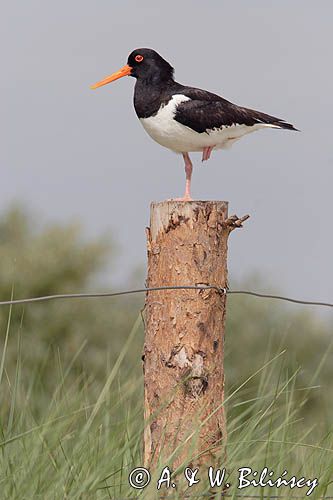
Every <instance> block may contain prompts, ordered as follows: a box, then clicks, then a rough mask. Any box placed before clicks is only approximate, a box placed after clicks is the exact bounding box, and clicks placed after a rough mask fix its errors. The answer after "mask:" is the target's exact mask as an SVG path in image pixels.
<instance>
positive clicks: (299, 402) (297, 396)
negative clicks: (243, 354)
mask: <svg viewBox="0 0 333 500" xmlns="http://www.w3.org/2000/svg"><path fill="white" fill-rule="evenodd" d="M22 334H24V332H22V328H19V330H18V332H15V331H11V329H10V317H9V321H8V327H7V332H6V335H5V344H4V345H5V349H4V350H3V354H2V358H1V363H0V381H1V407H0V417H1V420H0V432H1V443H0V450H1V451H0V471H1V472H0V498H1V499H6V500H7V499H8V500H10V499H19V500H23V499H29V500H33V499H43V500H51V499H52V500H58V499H59V500H60V499H96V500H99V499H110V498H112V499H115V498H126V497H132V498H133V497H136V496H138V495H142V496H143V497H144V498H154V497H155V496H156V497H157V492H156V491H155V485H154V483H152V484H151V485H150V487H149V489H147V490H143V491H142V492H140V491H139V490H134V489H133V488H132V487H131V486H130V485H129V482H128V475H129V472H130V471H131V470H132V469H133V468H134V467H139V466H142V433H143V407H142V406H143V403H142V401H143V397H142V396H143V389H142V387H143V381H142V377H140V376H138V373H141V366H140V352H138V353H137V356H136V358H137V362H136V364H135V363H134V364H133V361H131V363H130V364H129V362H128V359H129V352H130V351H131V349H132V348H134V346H136V345H137V344H135V343H134V342H133V339H134V338H135V337H136V336H138V335H142V324H141V318H140V317H139V318H138V320H137V321H136V323H135V324H134V326H133V329H132V331H131V333H130V335H129V336H128V338H127V340H125V342H124V345H123V348H122V350H121V351H120V353H119V354H118V358H117V361H116V363H114V362H112V363H111V362H110V361H109V360H110V359H114V353H111V352H106V353H105V357H104V359H101V363H104V365H105V375H104V378H103V381H102V382H101V381H100V380H98V381H97V380H96V379H95V377H94V374H93V373H88V372H87V371H86V370H85V367H84V366H82V367H81V369H80V370H78V369H77V360H78V359H80V356H81V354H82V353H83V352H84V350H86V349H88V348H89V346H88V345H87V344H86V343H83V344H82V346H81V348H80V349H79V350H78V351H77V352H76V353H75V355H74V356H73V359H72V360H71V361H70V362H69V363H66V364H64V363H63V361H62V353H61V349H60V348H53V349H52V348H50V349H49V352H48V355H47V356H45V357H44V359H43V360H42V361H41V362H40V363H37V364H36V366H35V367H34V370H33V371H32V372H31V375H30V377H29V378H28V379H27V378H23V377H22V373H23V372H24V370H23V368H24V362H25V360H24V352H22V342H21V337H22ZM10 335H14V336H15V337H16V338H15V342H16V345H17V361H16V367H15V370H11V371H10V372H7V370H6V347H7V344H8V339H9V336H10ZM12 340H13V339H12ZM135 348H136V347H135ZM111 354H112V355H111ZM230 355H231V354H230ZM284 358H285V353H284V352H283V351H281V352H278V353H272V352H269V351H268V352H267V355H266V360H265V362H264V363H263V364H262V366H261V367H257V368H256V369H254V370H253V374H252V375H251V376H250V377H248V378H247V380H245V381H243V382H242V383H241V384H239V385H235V386H234V387H230V388H229V390H228V394H227V396H226V401H225V405H226V410H227V415H228V447H227V461H226V463H223V462H222V458H221V464H220V465H221V467H226V468H227V475H228V477H227V481H228V482H229V483H230V484H231V487H230V488H229V489H228V496H229V497H230V498H237V497H236V495H240V494H241V495H259V497H261V498H264V496H266V497H267V498H273V496H274V495H278V496H284V497H285V498H293V497H294V496H295V497H300V498H306V495H305V493H306V491H307V488H303V489H301V490H300V489H298V490H297V489H294V490H290V489H289V488H284V489H283V488H280V489H277V488H267V487H266V488H259V487H258V488H248V489H246V492H245V493H244V491H243V490H242V491H240V490H238V489H237V477H238V472H237V471H238V469H239V468H240V467H243V466H247V467H251V468H253V469H254V470H257V471H260V470H262V469H263V468H264V467H265V466H266V467H268V468H269V469H270V470H274V472H275V475H276V476H278V475H279V474H281V473H282V472H283V471H284V470H288V473H289V476H292V475H295V476H297V477H302V476H304V477H306V478H311V479H312V478H314V477H317V478H318V480H319V486H318V487H317V488H316V489H315V491H314V493H312V495H311V497H310V498H320V497H321V496H323V495H333V489H332V484H331V483H332V476H333V451H332V448H333V447H332V444H333V436H332V427H333V426H330V424H329V423H326V424H325V430H322V427H321V429H320V432H318V429H317V427H318V426H317V423H316V422H313V425H309V423H308V422H306V423H305V422H304V421H303V419H302V407H303V406H304V405H306V404H307V401H308V400H309V398H310V395H311V392H312V391H313V390H316V389H315V387H313V386H311V385H310V386H308V387H304V388H299V387H298V388H296V380H297V377H298V376H299V374H298V371H297V370H295V371H294V372H293V373H288V370H287V368H286V365H285V362H284ZM54 359H56V362H57V373H56V374H52V376H53V377H56V380H55V381H53V382H54V390H53V392H52V394H49V392H48V391H47V390H46V389H45V384H46V380H45V368H47V365H48V363H49V362H50V360H52V365H53V362H54ZM130 359H131V360H133V353H132V355H131V357H130ZM74 367H76V368H74ZM277 370H278V374H279V376H278V377H276V373H277ZM24 373H26V372H24ZM314 380H315V376H314ZM250 381H251V383H253V381H255V382H256V386H257V394H256V395H255V397H253V395H252V393H251V397H249V396H248V383H249V382H250ZM48 387H49V385H48ZM36 400H38V401H40V404H38V405H36ZM217 403H218V402H217ZM36 408H38V411H37V410H36ZM153 480H154V481H155V480H156V477H154V478H153ZM199 492H200V493H203V494H205V493H207V492H208V486H207V485H205V484H203V482H202V483H201V486H200V488H199V487H198V488H197V489H196V487H195V486H194V487H192V488H191V490H190V491H189V492H188V494H191V495H193V496H195V495H196V494H199ZM159 494H160V495H161V494H165V490H161V491H160V492H159ZM173 496H174V497H175V498H178V496H179V498H184V496H182V495H178V496H177V491H176V490H175V491H174V495H173Z"/></svg>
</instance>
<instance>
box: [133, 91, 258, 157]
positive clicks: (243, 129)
mask: <svg viewBox="0 0 333 500" xmlns="http://www.w3.org/2000/svg"><path fill="white" fill-rule="evenodd" d="M190 100H191V99H190V97H187V96H185V95H182V94H176V95H174V96H173V97H172V98H171V99H170V101H169V102H168V103H167V104H165V105H162V106H161V107H160V109H159V110H158V112H157V113H156V115H154V116H151V117H149V118H140V122H141V123H142V125H143V127H144V129H145V130H146V132H147V133H148V134H149V135H150V137H152V139H154V140H155V141H156V142H158V143H159V144H161V145H162V146H164V147H166V148H168V149H171V150H172V151H175V152H176V153H185V152H188V153H189V152H191V151H202V150H203V148H204V147H207V146H215V147H216V148H228V147H230V146H231V145H232V144H233V143H234V142H235V141H237V140H238V139H240V138H241V137H242V136H243V135H246V134H249V133H250V132H253V131H255V130H258V129H260V128H264V127H267V124H256V125H254V126H252V127H248V126H246V125H239V124H235V125H232V126H229V127H222V128H219V129H214V130H208V131H207V132H203V133H199V132H195V131H194V130H192V129H191V128H190V127H186V126H185V125H182V124H181V123H178V122H177V121H176V120H174V116H175V114H176V108H177V106H178V104H180V103H182V102H185V101H190Z"/></svg>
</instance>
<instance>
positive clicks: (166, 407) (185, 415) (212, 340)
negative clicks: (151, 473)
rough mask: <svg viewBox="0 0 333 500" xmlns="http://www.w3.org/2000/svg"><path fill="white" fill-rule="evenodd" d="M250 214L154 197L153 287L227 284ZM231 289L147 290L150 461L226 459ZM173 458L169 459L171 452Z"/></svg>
mask: <svg viewBox="0 0 333 500" xmlns="http://www.w3.org/2000/svg"><path fill="white" fill-rule="evenodd" d="M246 218H247V216H246V217H244V218H243V219H238V217H237V216H233V217H231V218H229V219H228V203H227V202H225V201H193V202H177V201H166V202H161V203H152V205H151V214H150V228H147V248H148V279H147V286H148V287H158V286H163V285H164V286H166V285H176V286H177V285H198V284H204V285H208V284H209V285H218V286H219V287H226V286H227V241H228V236H229V234H230V232H231V230H232V229H233V228H234V227H239V226H241V223H242V222H243V220H245V219H246ZM225 306H226V295H225V294H223V293H219V292H218V291H217V290H215V289H209V290H200V291H199V290H198V291H197V290H163V291H153V292H148V293H147V296H146V332H145V346H144V355H143V360H144V392H145V420H146V423H147V425H146V427H145V435H144V462H145V465H147V466H151V467H154V466H156V464H157V462H158V461H159V460H160V461H161V462H160V463H162V462H163V460H165V461H166V462H164V464H165V463H169V464H171V465H172V467H173V469H175V468H176V467H178V466H180V465H181V464H191V465H192V466H194V465H195V466H201V465H202V464H206V465H214V463H216V462H217V461H218V460H219V463H220V464H221V454H222V449H223V447H224V445H225V442H226V422H225V413H224V407H223V406H222V403H223V396H224V367H223V351H224V326H225ZM170 457H171V460H169V461H168V459H170Z"/></svg>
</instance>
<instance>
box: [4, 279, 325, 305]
mask: <svg viewBox="0 0 333 500" xmlns="http://www.w3.org/2000/svg"><path fill="white" fill-rule="evenodd" d="M162 290H199V291H200V290H216V291H217V292H218V293H219V294H220V295H251V296H253V297H259V298H263V299H274V300H282V301H285V302H292V303H294V304H302V305H308V306H322V307H330V308H333V303H330V302H321V301H315V300H301V299H295V298H291V297H285V296H283V295H273V294H268V293H260V292H253V291H250V290H229V289H228V288H224V287H219V286H218V285H179V286H178V285H177V286H176V285H175V286H172V285H171V286H157V287H145V288H137V289H132V290H123V291H118V292H86V293H63V294H61V293H60V294H54V295H44V296H41V297H31V298H25V299H14V300H4V301H0V306H13V305H19V304H33V303H36V302H48V301H51V300H68V299H93V298H107V297H120V296H123V295H131V294H137V293H147V292H156V291H162Z"/></svg>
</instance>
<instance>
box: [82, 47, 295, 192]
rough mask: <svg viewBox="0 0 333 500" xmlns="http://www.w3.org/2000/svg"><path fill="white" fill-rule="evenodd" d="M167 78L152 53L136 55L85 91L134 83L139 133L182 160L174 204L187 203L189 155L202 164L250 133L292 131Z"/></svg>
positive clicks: (169, 75) (281, 123)
mask: <svg viewBox="0 0 333 500" xmlns="http://www.w3.org/2000/svg"><path fill="white" fill-rule="evenodd" d="M173 74H174V69H173V68H172V66H171V65H170V64H169V63H168V62H167V61H166V60H165V59H163V57H161V56H160V55H159V54H158V53H157V52H155V50H152V49H146V48H142V49H136V50H134V51H133V52H132V53H131V54H130V55H129V57H128V61H127V64H126V65H125V66H124V67H123V68H121V69H120V70H119V71H117V72H116V73H113V74H112V75H110V76H108V77H107V78H105V79H104V80H101V81H100V82H98V83H95V84H94V85H92V87H91V88H93V89H96V88H98V87H101V86H102V85H106V84H107V83H110V82H113V81H114V80H117V79H118V78H121V77H123V76H126V75H129V76H134V78H136V84H135V90H134V108H135V111H136V114H137V116H138V118H139V120H140V122H141V123H142V125H143V127H144V129H145V130H146V132H147V133H148V134H149V135H150V136H151V137H152V138H153V139H154V140H155V141H156V142H158V143H159V144H161V145H162V146H165V147H166V148H169V149H171V150H172V151H174V152H176V153H181V154H182V155H183V158H184V162H185V172H186V187H185V194H184V197H183V198H179V199H178V200H179V201H190V200H191V194H190V189H191V177H192V169H193V167H192V162H191V160H190V157H189V152H192V151H201V152H202V161H205V160H208V159H209V158H210V155H211V152H212V150H213V149H223V148H224V149H225V148H229V147H230V146H231V145H232V144H233V143H234V142H236V141H238V140H239V139H240V138H241V137H243V135H246V134H249V133H250V132H254V131H255V130H259V129H262V128H266V127H270V128H279V129H287V130H297V129H296V128H295V127H294V126H293V125H291V124H290V123H287V122H286V121H285V120H281V119H280V118H276V117H275V116H270V115H267V114H265V113H261V112H260V111H255V110H253V109H248V108H243V107H240V106H237V105H236V104H233V103H232V102H230V101H227V100H226V99H224V98H223V97H220V96H218V95H216V94H212V93H211V92H208V91H207V90H201V89H197V88H194V87H188V86H186V85H181V84H180V83H177V82H176V81H175V80H174V78H173Z"/></svg>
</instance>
